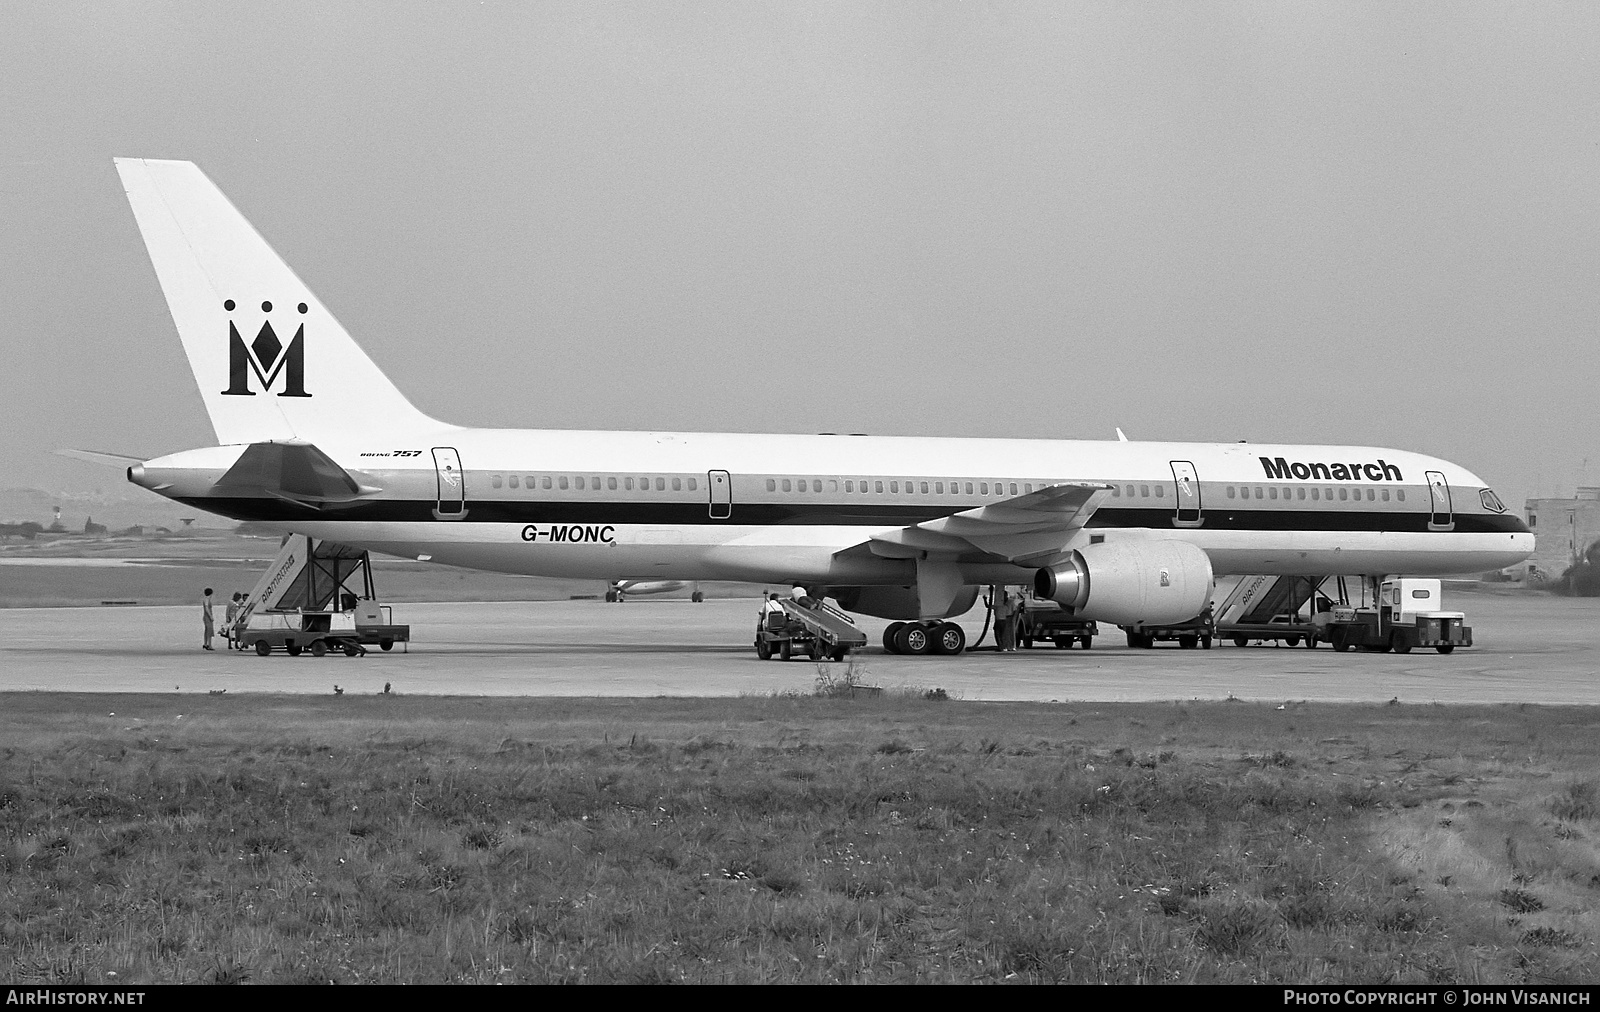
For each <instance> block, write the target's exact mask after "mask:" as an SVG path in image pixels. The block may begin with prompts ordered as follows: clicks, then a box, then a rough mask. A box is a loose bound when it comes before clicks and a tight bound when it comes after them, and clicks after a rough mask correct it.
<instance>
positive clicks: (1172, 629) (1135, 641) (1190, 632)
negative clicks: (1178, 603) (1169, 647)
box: [1118, 604, 1216, 650]
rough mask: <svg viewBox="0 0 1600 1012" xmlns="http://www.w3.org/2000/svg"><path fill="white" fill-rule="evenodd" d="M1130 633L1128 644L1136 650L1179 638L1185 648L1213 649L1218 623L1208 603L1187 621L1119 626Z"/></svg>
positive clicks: (1179, 642)
mask: <svg viewBox="0 0 1600 1012" xmlns="http://www.w3.org/2000/svg"><path fill="white" fill-rule="evenodd" d="M1118 628H1120V629H1121V630H1122V631H1123V632H1125V633H1127V634H1128V646H1130V647H1133V648H1134V649H1136V650H1148V649H1150V648H1151V647H1153V646H1155V644H1156V641H1157V640H1177V641H1178V646H1180V647H1182V648H1183V649H1185V650H1193V649H1194V648H1195V647H1202V648H1204V649H1206V650H1210V649H1211V640H1212V638H1213V637H1214V636H1215V635H1216V623H1215V622H1214V621H1213V620H1212V617H1211V606H1210V605H1209V604H1208V605H1206V610H1205V611H1203V612H1201V613H1200V614H1198V615H1196V616H1195V617H1194V618H1192V619H1190V620H1189V621H1187V622H1176V623H1174V624H1172V625H1145V626H1126V625H1125V626H1119V627H1118Z"/></svg>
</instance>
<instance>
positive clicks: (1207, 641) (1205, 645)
mask: <svg viewBox="0 0 1600 1012" xmlns="http://www.w3.org/2000/svg"><path fill="white" fill-rule="evenodd" d="M1200 649H1201V650H1210V649H1211V637H1210V636H1202V637H1200Z"/></svg>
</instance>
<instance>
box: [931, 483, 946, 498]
mask: <svg viewBox="0 0 1600 1012" xmlns="http://www.w3.org/2000/svg"><path fill="white" fill-rule="evenodd" d="M933 490H934V491H935V492H937V493H938V494H940V495H944V482H942V481H936V482H934V483H933Z"/></svg>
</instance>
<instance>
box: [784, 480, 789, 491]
mask: <svg viewBox="0 0 1600 1012" xmlns="http://www.w3.org/2000/svg"><path fill="white" fill-rule="evenodd" d="M783 490H784V491H785V492H788V491H789V490H790V488H789V479H788V478H785V479H783Z"/></svg>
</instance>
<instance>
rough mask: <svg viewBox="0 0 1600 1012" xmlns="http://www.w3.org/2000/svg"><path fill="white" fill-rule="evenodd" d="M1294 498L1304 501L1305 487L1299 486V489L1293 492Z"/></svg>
mask: <svg viewBox="0 0 1600 1012" xmlns="http://www.w3.org/2000/svg"><path fill="white" fill-rule="evenodd" d="M1294 497H1295V498H1296V499H1304V498H1305V497H1306V490H1305V487H1304V486H1301V487H1300V488H1297V489H1295V490H1294Z"/></svg>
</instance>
